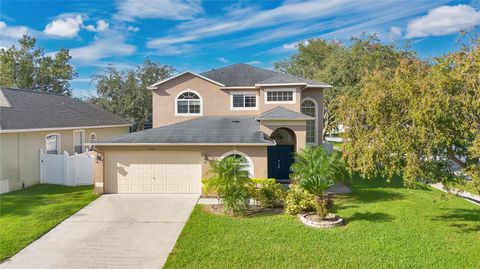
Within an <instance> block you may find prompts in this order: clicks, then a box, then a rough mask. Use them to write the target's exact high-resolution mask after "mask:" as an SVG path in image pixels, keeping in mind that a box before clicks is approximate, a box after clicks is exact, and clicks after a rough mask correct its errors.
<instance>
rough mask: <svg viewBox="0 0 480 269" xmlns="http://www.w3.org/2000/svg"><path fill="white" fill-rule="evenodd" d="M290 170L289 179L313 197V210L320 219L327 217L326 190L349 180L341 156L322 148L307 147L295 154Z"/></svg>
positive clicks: (327, 200)
mask: <svg viewBox="0 0 480 269" xmlns="http://www.w3.org/2000/svg"><path fill="white" fill-rule="evenodd" d="M291 170H292V175H291V177H292V178H293V179H294V180H295V181H296V182H297V183H298V184H299V186H300V187H301V188H302V189H304V190H306V191H307V192H309V193H310V194H312V195H313V196H314V197H315V208H316V211H317V215H318V216H319V217H320V218H325V217H326V216H327V215H328V208H329V206H328V205H329V202H330V201H329V197H328V195H327V190H328V188H330V187H331V186H332V185H333V184H334V183H335V182H346V181H348V180H349V178H350V176H349V174H348V172H347V170H346V168H345V166H344V163H343V160H342V159H341V154H340V153H339V152H337V151H334V152H331V153H330V152H327V151H326V150H325V149H324V148H323V147H310V146H307V148H305V149H304V150H301V151H299V152H297V153H295V162H294V163H293V164H292V166H291Z"/></svg>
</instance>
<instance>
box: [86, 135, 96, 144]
mask: <svg viewBox="0 0 480 269" xmlns="http://www.w3.org/2000/svg"><path fill="white" fill-rule="evenodd" d="M95 141H97V135H96V134H95V133H91V134H90V139H89V140H88V142H90V143H94V142H95Z"/></svg>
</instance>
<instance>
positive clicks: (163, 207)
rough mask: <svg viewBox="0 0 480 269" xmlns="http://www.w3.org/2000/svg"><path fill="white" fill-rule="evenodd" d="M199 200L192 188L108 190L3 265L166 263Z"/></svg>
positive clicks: (136, 265) (4, 268)
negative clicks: (151, 191) (157, 191)
mask: <svg viewBox="0 0 480 269" xmlns="http://www.w3.org/2000/svg"><path fill="white" fill-rule="evenodd" d="M197 200H198V195H189V194H158V195H157V194H125V195H122V194H109V195H103V196H102V197H100V198H98V199H97V200H96V201H94V202H93V203H91V204H90V205H88V206H87V207H85V208H83V209H82V210H80V211H79V212H77V213H76V214H74V215H72V216H71V217H70V218H68V219H67V220H65V221H64V222H62V223H61V224H59V225H58V226H57V227H55V228H54V229H52V230H51V231H50V232H48V233H47V234H45V235H44V236H42V237H41V238H40V239H38V240H37V241H35V242H33V243H32V244H30V245H29V246H28V247H26V248H25V249H23V250H22V251H21V252H19V253H18V254H17V255H15V256H13V257H12V258H11V259H10V260H8V261H6V262H4V263H2V264H1V265H0V268H1V269H8V268H22V269H26V268H39V269H41V268H161V267H162V266H163V264H164V263H165V261H166V259H167V257H168V254H169V253H170V251H171V250H172V248H173V246H174V245H175V242H176V240H177V238H178V236H179V235H180V232H181V231H182V229H183V226H184V225H185V222H186V221H187V219H188V217H189V216H190V213H191V212H192V209H193V207H194V205H195V204H196V202H197Z"/></svg>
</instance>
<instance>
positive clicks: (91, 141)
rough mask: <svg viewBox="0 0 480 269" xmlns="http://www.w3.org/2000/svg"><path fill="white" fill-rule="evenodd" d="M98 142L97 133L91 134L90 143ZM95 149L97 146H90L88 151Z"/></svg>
mask: <svg viewBox="0 0 480 269" xmlns="http://www.w3.org/2000/svg"><path fill="white" fill-rule="evenodd" d="M96 141H97V135H96V134H95V133H91V134H90V137H89V139H88V142H89V143H95V142H96ZM94 148H95V146H88V147H87V151H91V150H93V149H94Z"/></svg>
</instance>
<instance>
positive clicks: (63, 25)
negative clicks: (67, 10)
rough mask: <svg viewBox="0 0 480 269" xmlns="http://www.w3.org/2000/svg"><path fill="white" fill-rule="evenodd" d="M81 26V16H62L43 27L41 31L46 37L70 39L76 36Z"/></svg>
mask: <svg viewBox="0 0 480 269" xmlns="http://www.w3.org/2000/svg"><path fill="white" fill-rule="evenodd" d="M82 26H83V19H82V16H80V15H76V16H72V17H67V16H63V17H60V18H58V19H56V20H53V21H52V22H51V23H49V24H47V26H45V30H44V31H43V32H44V33H45V34H47V35H51V36H58V37H64V38H71V37H75V36H77V34H78V32H79V31H80V28H81V27H82Z"/></svg>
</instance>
